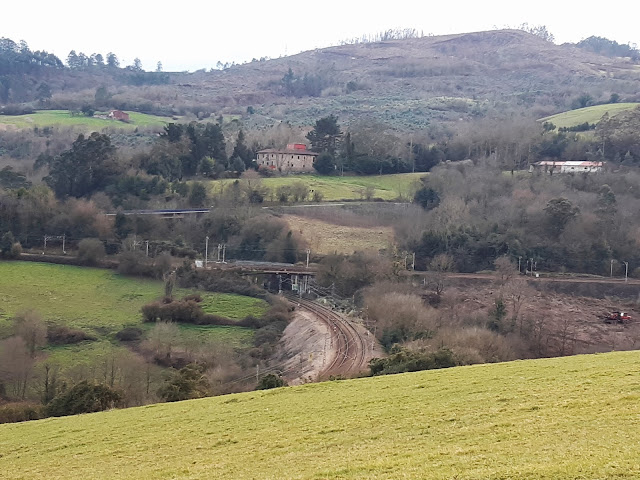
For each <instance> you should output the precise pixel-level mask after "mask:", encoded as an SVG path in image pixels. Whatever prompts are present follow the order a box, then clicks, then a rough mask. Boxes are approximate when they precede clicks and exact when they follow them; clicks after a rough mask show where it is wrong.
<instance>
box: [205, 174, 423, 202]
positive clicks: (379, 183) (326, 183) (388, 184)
mask: <svg viewBox="0 0 640 480" xmlns="http://www.w3.org/2000/svg"><path fill="white" fill-rule="evenodd" d="M424 175H426V174H425V173H399V174H392V175H372V176H362V177H356V176H347V177H330V176H323V175H316V174H306V175H290V176H286V177H274V178H264V179H262V184H263V185H264V186H265V187H267V188H268V189H269V190H270V194H269V195H267V198H266V200H269V201H277V195H276V191H277V189H278V187H280V186H285V185H292V184H294V183H296V182H302V183H304V184H305V185H306V186H307V187H308V189H309V192H319V193H320V194H322V199H323V201H325V202H326V201H329V202H332V201H340V200H365V199H366V194H367V192H366V189H367V187H369V188H370V189H371V188H372V189H373V190H371V192H370V193H371V197H372V198H381V199H383V200H398V199H401V200H404V201H410V200H411V199H412V198H413V194H414V193H415V191H416V189H417V188H418V187H417V186H416V185H417V183H418V182H419V180H420V178H421V177H423V176H424ZM232 182H234V180H230V179H224V180H213V181H211V183H210V191H211V193H212V194H213V195H214V196H215V195H219V194H220V192H221V190H222V189H224V188H226V187H227V186H228V185H230V184H231V183H232ZM312 199H313V193H310V194H309V198H307V201H309V202H310V201H312Z"/></svg>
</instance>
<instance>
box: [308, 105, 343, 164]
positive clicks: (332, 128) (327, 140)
mask: <svg viewBox="0 0 640 480" xmlns="http://www.w3.org/2000/svg"><path fill="white" fill-rule="evenodd" d="M341 136H342V132H341V131H340V125H338V117H336V116H335V115H329V116H328V117H324V118H321V119H320V120H317V121H316V124H315V126H314V127H313V130H311V131H310V132H309V133H308V134H307V139H309V141H310V142H311V147H312V148H313V150H315V151H316V152H329V153H330V154H331V155H332V156H334V155H335V153H336V148H337V146H338V143H339V141H340V138H341Z"/></svg>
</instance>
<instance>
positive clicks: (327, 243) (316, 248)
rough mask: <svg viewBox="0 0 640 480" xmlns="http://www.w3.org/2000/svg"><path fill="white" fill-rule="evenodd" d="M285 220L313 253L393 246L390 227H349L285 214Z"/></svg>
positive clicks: (345, 251)
mask: <svg viewBox="0 0 640 480" xmlns="http://www.w3.org/2000/svg"><path fill="white" fill-rule="evenodd" d="M282 218H283V219H284V220H286V221H287V222H288V223H289V225H290V226H291V229H292V230H293V231H294V232H296V233H299V234H300V235H301V236H302V238H304V239H305V240H306V241H307V243H308V244H309V247H310V248H311V250H312V251H313V252H314V253H319V254H329V253H335V252H337V253H347V254H350V253H353V252H355V251H356V250H375V251H377V250H382V249H388V248H389V247H391V245H392V244H393V229H392V228H391V227H366V228H365V227H347V226H344V225H334V224H331V223H327V222H323V221H321V220H315V219H311V218H305V217H298V216H296V215H283V216H282Z"/></svg>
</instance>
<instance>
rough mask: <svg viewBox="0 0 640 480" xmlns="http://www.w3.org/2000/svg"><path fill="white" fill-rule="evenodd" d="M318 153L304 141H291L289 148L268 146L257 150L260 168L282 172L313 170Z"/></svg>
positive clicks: (257, 161) (257, 160)
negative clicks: (308, 148)
mask: <svg viewBox="0 0 640 480" xmlns="http://www.w3.org/2000/svg"><path fill="white" fill-rule="evenodd" d="M317 156H318V154H317V153H316V152H312V151H310V150H307V146H306V145H305V144H304V143H290V144H288V145H287V148H284V149H277V148H267V149H264V150H260V151H259V152H257V157H256V163H257V164H258V168H268V169H270V170H277V171H278V172H281V173H288V172H313V162H315V161H316V157H317Z"/></svg>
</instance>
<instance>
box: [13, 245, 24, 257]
mask: <svg viewBox="0 0 640 480" xmlns="http://www.w3.org/2000/svg"><path fill="white" fill-rule="evenodd" d="M20 255H22V245H20V242H16V243H14V244H13V245H11V252H10V256H11V258H20Z"/></svg>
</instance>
